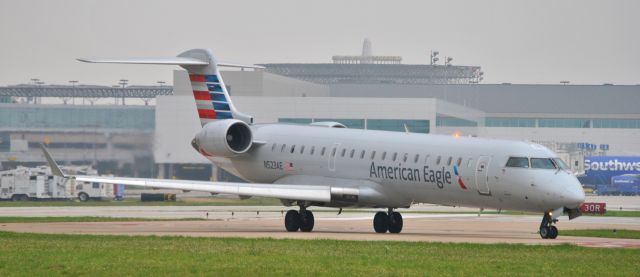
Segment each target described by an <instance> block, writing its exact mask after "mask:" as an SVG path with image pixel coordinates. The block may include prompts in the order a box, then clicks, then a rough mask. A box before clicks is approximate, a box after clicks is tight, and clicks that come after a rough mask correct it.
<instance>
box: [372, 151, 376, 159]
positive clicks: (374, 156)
mask: <svg viewBox="0 0 640 277" xmlns="http://www.w3.org/2000/svg"><path fill="white" fill-rule="evenodd" d="M375 158H376V151H375V150H374V151H371V159H372V160H373V159H375Z"/></svg>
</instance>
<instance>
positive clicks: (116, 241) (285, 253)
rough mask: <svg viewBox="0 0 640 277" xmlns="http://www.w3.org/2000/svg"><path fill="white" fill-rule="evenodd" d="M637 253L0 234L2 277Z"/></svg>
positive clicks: (493, 266) (585, 272)
mask: <svg viewBox="0 0 640 277" xmlns="http://www.w3.org/2000/svg"><path fill="white" fill-rule="evenodd" d="M638 257H640V249H605V248H587V247H578V246H571V245H557V246H527V245H507V244H494V245H482V244H447V243H424V242H386V241H375V242H373V241H336V240H274V239H236V238H192V237H148V236H135V237H129V236H94V235H43V234H23V233H9V232H0V276H12V275H22V276H61V275H71V276H77V275H83V276H158V275H161V276H182V275H200V276H272V275H279V276H281V275H286V276H307V275H311V276H317V275H324V276H335V275H340V276H352V275H354V276H380V275H394V276H403V275H421V276H422V275H435V276H440V275H449V276H459V275H467V276H513V275H549V276H550V275H553V276H566V275H569V276H616V275H618V276H633V275H635V276H637V275H638V274H639V273H638V271H637V269H638V268H640V259H638Z"/></svg>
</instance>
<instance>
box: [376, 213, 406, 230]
mask: <svg viewBox="0 0 640 277" xmlns="http://www.w3.org/2000/svg"><path fill="white" fill-rule="evenodd" d="M373 229H374V230H375V231H376V233H386V232H387V231H389V233H392V234H397V233H400V232H401V231H402V215H401V214H400V213H399V212H394V211H393V208H389V211H388V212H387V213H385V212H377V213H376V215H375V216H374V217H373Z"/></svg>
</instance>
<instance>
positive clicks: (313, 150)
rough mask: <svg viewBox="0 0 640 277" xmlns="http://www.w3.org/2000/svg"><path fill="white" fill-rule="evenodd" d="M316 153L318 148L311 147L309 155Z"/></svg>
mask: <svg viewBox="0 0 640 277" xmlns="http://www.w3.org/2000/svg"><path fill="white" fill-rule="evenodd" d="M314 152H316V147H315V146H311V151H309V155H313V153H314Z"/></svg>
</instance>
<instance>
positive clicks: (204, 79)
mask: <svg viewBox="0 0 640 277" xmlns="http://www.w3.org/2000/svg"><path fill="white" fill-rule="evenodd" d="M189 79H190V80H191V87H192V88H193V96H194V97H195V99H196V106H197V107H198V116H199V117H200V120H201V121H202V123H203V125H204V124H205V123H207V122H209V121H212V120H216V119H229V118H233V114H232V112H231V106H230V104H229V99H228V96H227V94H226V93H225V88H224V87H223V86H224V84H223V83H222V82H221V81H220V79H219V78H218V76H217V75H203V74H190V75H189Z"/></svg>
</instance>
